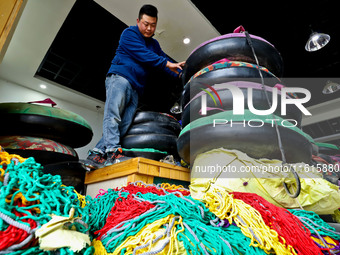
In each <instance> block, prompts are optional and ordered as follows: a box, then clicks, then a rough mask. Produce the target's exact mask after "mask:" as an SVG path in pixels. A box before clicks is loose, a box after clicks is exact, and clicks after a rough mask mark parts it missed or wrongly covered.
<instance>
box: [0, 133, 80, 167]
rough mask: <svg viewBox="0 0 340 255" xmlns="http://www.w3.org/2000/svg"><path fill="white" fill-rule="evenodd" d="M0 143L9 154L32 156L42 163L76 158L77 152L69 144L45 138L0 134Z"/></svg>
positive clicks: (75, 159)
mask: <svg viewBox="0 0 340 255" xmlns="http://www.w3.org/2000/svg"><path fill="white" fill-rule="evenodd" d="M0 145H1V146H2V147H3V148H4V149H5V150H6V151H7V152H8V153H10V154H18V155H20V156H21V157H24V158H29V157H33V158H34V159H35V160H36V162H38V163H40V164H42V165H46V164H52V163H57V162H62V161H77V160H78V155H77V152H76V151H75V150H74V149H72V148H71V147H70V146H67V145H64V144H61V143H58V142H55V141H52V140H50V139H45V138H38V137H30V136H0Z"/></svg>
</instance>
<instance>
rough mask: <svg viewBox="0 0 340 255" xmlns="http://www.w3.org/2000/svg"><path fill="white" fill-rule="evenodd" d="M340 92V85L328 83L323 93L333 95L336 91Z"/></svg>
mask: <svg viewBox="0 0 340 255" xmlns="http://www.w3.org/2000/svg"><path fill="white" fill-rule="evenodd" d="M338 90H340V85H339V84H338V83H335V82H333V81H328V82H327V83H326V86H325V87H324V88H323V90H322V93H324V94H332V93H334V92H336V91H338Z"/></svg>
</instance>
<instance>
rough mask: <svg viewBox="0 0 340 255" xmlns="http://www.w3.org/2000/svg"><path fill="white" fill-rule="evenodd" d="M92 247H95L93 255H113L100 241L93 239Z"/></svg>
mask: <svg viewBox="0 0 340 255" xmlns="http://www.w3.org/2000/svg"><path fill="white" fill-rule="evenodd" d="M92 246H93V247H94V254H93V255H112V254H113V253H108V252H107V251H106V249H105V247H104V245H103V244H102V242H101V241H100V240H97V239H93V241H92Z"/></svg>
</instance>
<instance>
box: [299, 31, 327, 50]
mask: <svg viewBox="0 0 340 255" xmlns="http://www.w3.org/2000/svg"><path fill="white" fill-rule="evenodd" d="M330 40H331V37H330V36H329V35H327V34H323V33H317V32H314V33H312V34H311V35H310V37H309V39H308V41H307V43H306V46H305V49H306V51H317V50H320V49H321V48H323V47H325V46H326V44H327V43H329V41H330Z"/></svg>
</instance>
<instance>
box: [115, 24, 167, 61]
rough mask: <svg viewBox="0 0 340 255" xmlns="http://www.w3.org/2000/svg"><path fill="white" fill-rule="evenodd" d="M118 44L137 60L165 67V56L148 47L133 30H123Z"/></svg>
mask: <svg viewBox="0 0 340 255" xmlns="http://www.w3.org/2000/svg"><path fill="white" fill-rule="evenodd" d="M120 46H121V47H122V49H123V50H124V51H125V52H126V53H127V54H129V55H130V56H131V57H132V58H133V59H135V60H137V61H138V62H141V63H144V64H147V65H149V66H153V67H160V68H165V67H166V65H167V62H168V60H167V58H166V57H164V56H161V55H158V54H157V53H155V52H153V51H152V50H150V49H148V48H147V47H146V46H145V44H144V42H143V41H141V39H140V37H139V36H138V35H137V34H136V32H135V31H133V30H125V31H124V32H123V34H122V36H121V39H120Z"/></svg>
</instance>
